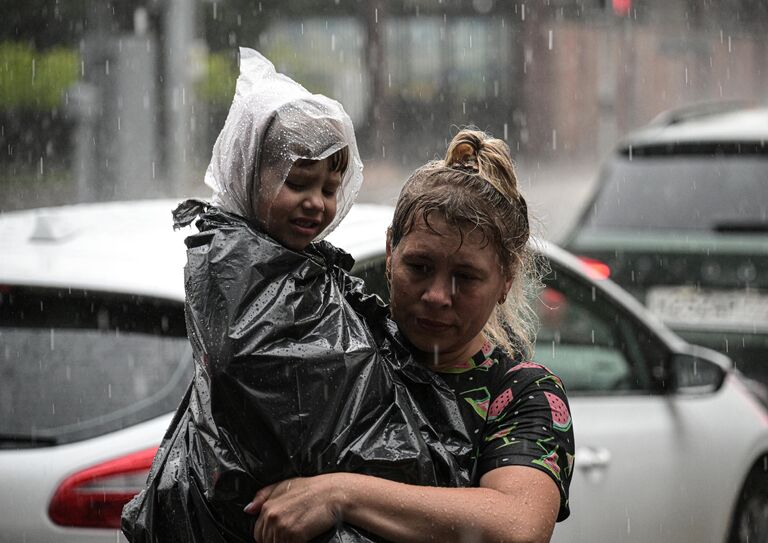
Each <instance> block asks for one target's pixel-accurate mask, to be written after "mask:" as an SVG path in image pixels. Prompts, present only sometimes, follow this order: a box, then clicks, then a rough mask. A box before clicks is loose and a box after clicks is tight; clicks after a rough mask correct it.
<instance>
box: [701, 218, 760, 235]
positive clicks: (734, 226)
mask: <svg viewBox="0 0 768 543" xmlns="http://www.w3.org/2000/svg"><path fill="white" fill-rule="evenodd" d="M712 229H713V230H714V231H715V232H737V233H738V232H743V233H763V232H768V221H723V222H719V223H715V225H714V226H713V227H712Z"/></svg>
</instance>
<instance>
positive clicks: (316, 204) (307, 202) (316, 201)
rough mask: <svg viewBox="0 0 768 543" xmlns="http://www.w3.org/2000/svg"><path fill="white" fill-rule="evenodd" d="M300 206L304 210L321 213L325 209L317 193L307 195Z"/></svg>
mask: <svg viewBox="0 0 768 543" xmlns="http://www.w3.org/2000/svg"><path fill="white" fill-rule="evenodd" d="M302 205H303V207H304V209H307V210H311V211H315V210H319V211H323V210H324V209H325V202H324V201H323V197H322V195H321V194H320V193H319V192H318V193H315V192H313V193H311V194H309V195H307V197H306V198H304V201H303V202H302Z"/></svg>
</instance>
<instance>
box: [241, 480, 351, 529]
mask: <svg viewBox="0 0 768 543" xmlns="http://www.w3.org/2000/svg"><path fill="white" fill-rule="evenodd" d="M339 475H340V474H336V473H329V474H325V475H318V476H316V477H299V478H295V479H288V480H286V481H282V482H280V483H275V484H273V485H270V486H267V487H264V488H262V489H261V490H259V491H258V492H257V493H256V496H255V497H254V498H253V501H251V503H249V504H248V505H247V506H246V507H245V509H244V511H245V512H246V513H249V514H252V515H258V517H259V518H258V520H257V521H256V526H255V527H254V529H253V537H254V539H255V540H256V541H257V542H258V543H274V542H280V543H282V542H287V543H291V542H297V543H299V542H301V543H304V542H306V541H309V540H310V539H312V538H313V537H315V536H318V535H320V534H321V533H323V532H325V531H327V530H330V529H331V528H332V527H333V526H334V525H335V524H336V523H337V522H338V520H339V506H338V499H337V497H338V496H339V492H340V489H339V485H338V483H339V481H338V479H339V477H338V476H339Z"/></svg>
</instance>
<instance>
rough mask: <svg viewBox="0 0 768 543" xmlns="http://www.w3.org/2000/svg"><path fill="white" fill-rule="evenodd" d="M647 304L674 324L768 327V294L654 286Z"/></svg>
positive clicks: (721, 328)
mask: <svg viewBox="0 0 768 543" xmlns="http://www.w3.org/2000/svg"><path fill="white" fill-rule="evenodd" d="M645 303H646V306H647V307H648V309H650V310H651V311H652V312H653V313H655V314H656V315H658V316H659V317H661V319H662V320H663V321H665V322H666V323H667V324H669V325H670V326H672V327H675V326H679V327H696V328H708V329H719V330H750V331H758V330H759V331H767V330H768V295H766V294H762V293H758V292H750V291H747V290H699V289H696V288H694V287H655V288H652V289H649V290H648V296H647V298H646V302H645Z"/></svg>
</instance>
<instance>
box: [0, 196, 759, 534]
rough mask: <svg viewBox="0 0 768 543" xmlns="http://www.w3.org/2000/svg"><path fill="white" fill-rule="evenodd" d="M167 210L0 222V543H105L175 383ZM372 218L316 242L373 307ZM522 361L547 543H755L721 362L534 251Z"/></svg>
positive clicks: (174, 245) (740, 439) (376, 224)
mask: <svg viewBox="0 0 768 543" xmlns="http://www.w3.org/2000/svg"><path fill="white" fill-rule="evenodd" d="M176 203H177V202H175V201H168V200H164V201H141V202H124V203H108V204H87V205H86V204H84V205H77V206H69V207H61V208H49V209H38V210H30V211H19V212H11V213H5V214H3V215H0V254H2V257H1V258H0V482H1V483H2V484H1V485H0V526H1V527H2V529H0V541H9V542H10V541H13V542H17V541H36V542H47V541H57V542H67V541H73V542H74V541H77V542H91V541H92V542H97V541H104V542H113V541H116V540H117V539H118V538H119V537H121V536H119V533H118V527H119V522H120V512H121V509H122V506H123V504H124V503H125V502H126V501H127V500H128V499H130V497H131V496H132V495H133V494H134V493H136V492H137V491H138V490H139V489H140V488H141V486H142V485H143V483H144V478H145V476H146V472H147V469H148V467H149V465H150V462H151V459H152V456H153V453H154V450H155V447H156V446H157V444H158V442H159V440H160V438H161V436H162V435H163V432H164V430H165V428H166V426H167V425H168V423H169V421H170V417H171V414H172V412H173V410H174V408H175V405H176V403H177V402H178V401H179V399H180V397H181V395H182V394H183V392H184V390H185V388H186V386H187V384H188V382H189V379H190V377H191V369H192V361H191V349H190V347H189V345H188V342H187V340H186V337H185V326H184V316H183V300H184V289H183V270H182V268H183V265H184V262H185V258H186V257H185V246H184V243H183V239H184V237H185V236H186V235H187V234H188V233H189V232H190V231H189V230H187V231H185V230H182V231H178V232H174V231H173V230H172V228H171V214H170V212H171V210H172V209H173V207H174V206H175V204H176ZM391 215H392V209H391V208H389V207H383V206H370V205H356V206H355V207H354V208H353V209H352V211H351V213H350V214H349V215H348V217H347V218H346V219H345V220H344V221H343V222H342V224H341V226H340V227H339V229H338V230H337V231H335V232H334V233H333V234H332V235H331V236H330V241H332V242H333V243H335V244H336V245H338V246H340V247H342V248H344V249H346V250H347V251H349V252H350V253H351V254H352V255H353V256H354V257H355V258H356V259H357V266H356V268H355V271H356V273H357V274H359V275H361V276H363V277H365V278H366V280H367V282H368V285H369V287H370V288H371V289H372V290H374V291H378V292H380V293H381V294H382V296H385V297H386V287H385V284H384V277H383V259H384V234H385V230H386V227H387V226H388V224H389V222H390V219H391ZM540 251H541V253H542V254H543V256H545V257H547V258H548V260H549V262H550V266H551V268H552V272H551V273H550V274H548V276H547V278H546V281H545V283H546V289H545V290H544V291H543V292H542V294H541V297H540V303H539V312H540V316H541V319H542V329H541V332H540V335H539V339H538V342H537V351H536V357H535V358H536V360H537V361H539V362H541V363H544V364H546V365H549V366H551V367H552V369H553V370H555V371H556V372H557V373H559V375H560V376H561V377H562V378H563V380H564V381H565V385H566V388H568V390H569V397H570V400H571V408H572V416H573V419H574V429H575V435H576V444H577V451H576V467H575V473H574V477H573V482H572V485H571V499H570V502H571V510H572V514H571V517H570V518H569V519H568V520H566V521H565V522H563V523H561V524H559V525H558V526H557V528H556V530H555V535H554V538H553V540H554V541H557V542H568V541H570V542H582V541H583V542H589V543H593V542H618V541H653V542H664V541H668V542H675V543H680V542H691V543H705V542H712V543H714V542H717V543H724V542H728V543H732V542H747V541H749V542H762V541H767V540H768V472H767V471H766V470H767V469H768V412H767V411H766V408H765V407H764V405H763V404H762V403H761V402H760V401H758V400H757V399H756V398H757V397H758V396H757V395H755V394H753V393H752V391H750V390H749V389H748V388H747V386H746V385H745V384H744V381H743V380H742V379H741V377H740V376H739V374H738V373H737V372H735V371H734V370H733V369H732V367H731V363H730V360H729V359H727V358H726V357H724V356H722V355H720V354H718V353H715V352H713V351H708V350H705V349H701V348H697V347H692V346H690V345H688V344H687V343H685V342H684V341H682V340H681V339H680V338H679V337H677V336H676V335H674V334H673V333H671V332H670V331H669V330H668V329H667V328H666V327H664V325H662V324H661V323H660V322H659V321H657V320H656V319H655V318H654V317H652V316H650V315H649V314H648V313H647V312H646V310H645V309H643V307H641V306H640V305H639V304H638V303H637V302H635V301H634V299H633V298H631V297H630V296H628V295H627V294H625V293H624V291H622V290H621V289H619V288H618V287H616V286H615V285H613V284H612V283H611V282H610V281H606V280H596V279H592V278H591V277H590V276H589V275H588V274H587V273H588V272H586V273H585V271H584V269H583V268H582V266H583V264H581V263H580V262H579V261H577V260H575V259H574V258H572V257H571V256H570V255H568V254H566V253H564V252H563V251H561V250H559V249H557V248H556V247H553V246H549V245H547V244H544V243H542V244H541V247H540Z"/></svg>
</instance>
